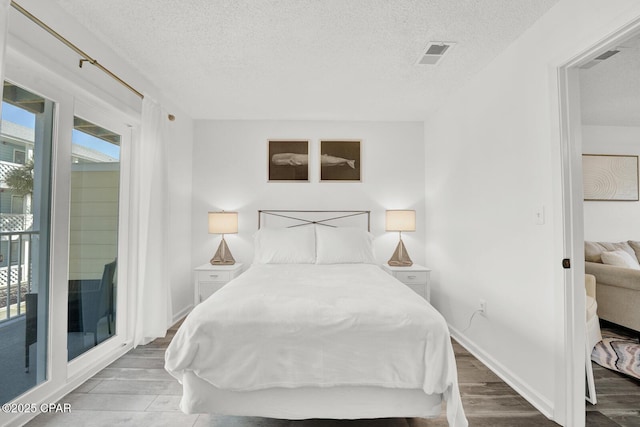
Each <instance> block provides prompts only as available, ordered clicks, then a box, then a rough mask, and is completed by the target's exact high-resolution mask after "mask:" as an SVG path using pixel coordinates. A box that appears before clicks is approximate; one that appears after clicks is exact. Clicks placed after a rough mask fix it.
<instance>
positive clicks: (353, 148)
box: [320, 140, 362, 181]
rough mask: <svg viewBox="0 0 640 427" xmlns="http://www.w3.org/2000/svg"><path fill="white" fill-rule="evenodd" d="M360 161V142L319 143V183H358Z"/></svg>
mask: <svg viewBox="0 0 640 427" xmlns="http://www.w3.org/2000/svg"><path fill="white" fill-rule="evenodd" d="M360 161H361V152H360V141H358V140H324V141H320V166H321V167H320V181H360V180H361V178H362V175H361V167H362V164H361V163H360Z"/></svg>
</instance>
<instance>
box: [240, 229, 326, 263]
mask: <svg viewBox="0 0 640 427" xmlns="http://www.w3.org/2000/svg"><path fill="white" fill-rule="evenodd" d="M254 243H255V252H254V258H253V262H254V263H257V264H313V263H315V262H316V241H315V230H314V229H313V227H308V226H306V227H305V226H303V227H294V228H261V229H260V230H258V231H257V232H256V234H255V235H254Z"/></svg>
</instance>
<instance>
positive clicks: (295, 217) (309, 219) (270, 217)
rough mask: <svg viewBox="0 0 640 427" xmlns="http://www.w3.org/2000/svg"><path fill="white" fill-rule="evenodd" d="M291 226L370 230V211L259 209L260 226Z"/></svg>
mask: <svg viewBox="0 0 640 427" xmlns="http://www.w3.org/2000/svg"><path fill="white" fill-rule="evenodd" d="M267 224H268V226H269V227H284V228H293V227H301V226H305V225H312V224H318V225H324V226H326V227H365V226H366V227H367V231H371V211H303V210H293V211H287V210H259V211H258V229H259V228H260V227H265V226H267Z"/></svg>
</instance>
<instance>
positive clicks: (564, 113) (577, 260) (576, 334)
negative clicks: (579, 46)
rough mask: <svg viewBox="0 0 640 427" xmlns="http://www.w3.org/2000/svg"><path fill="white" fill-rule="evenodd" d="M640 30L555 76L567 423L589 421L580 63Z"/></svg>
mask: <svg viewBox="0 0 640 427" xmlns="http://www.w3.org/2000/svg"><path fill="white" fill-rule="evenodd" d="M628 16H633V15H628ZM639 31H640V17H638V15H636V17H635V19H634V20H633V21H631V22H629V21H628V20H627V21H626V23H625V24H624V25H622V26H621V27H618V28H617V29H616V30H614V31H612V32H609V33H607V34H605V35H604V36H603V37H602V38H600V39H599V40H597V41H595V43H592V44H591V45H590V46H588V47H587V48H585V49H583V50H582V51H580V52H579V53H577V54H575V55H574V56H573V57H570V58H569V59H568V60H566V61H565V62H563V63H560V64H559V65H558V66H557V74H556V76H555V78H556V79H557V83H558V101H559V106H558V108H559V127H560V129H559V131H560V132H559V133H560V161H561V162H560V163H561V166H560V175H561V192H562V195H561V197H562V219H561V224H562V227H563V228H562V229H563V246H564V254H563V257H564V258H569V259H570V260H571V264H572V265H571V269H568V270H565V271H564V275H563V276H564V288H563V291H562V294H563V297H564V298H563V305H564V307H563V309H564V330H562V331H560V330H559V331H558V332H557V333H558V337H559V340H561V341H559V342H563V343H564V353H563V356H564V357H563V359H562V360H558V363H557V369H558V371H559V373H561V374H562V375H563V377H564V379H565V381H564V382H560V381H558V386H557V388H556V392H557V393H558V394H559V395H563V396H564V397H565V402H564V403H565V406H564V407H563V408H556V413H557V414H559V412H560V411H561V410H562V411H563V412H564V416H565V417H566V418H564V419H563V420H562V421H563V424H564V425H567V426H571V425H583V424H584V422H585V403H584V402H585V371H584V369H585V363H586V354H585V351H584V348H585V331H586V319H585V316H584V307H585V298H584V201H583V199H584V197H583V187H582V135H581V119H580V87H579V74H578V73H579V71H578V67H579V66H580V65H582V64H584V63H587V62H588V61H590V59H591V58H593V57H594V56H597V55H598V54H600V53H601V52H603V51H606V50H608V49H609V48H611V47H613V46H615V45H617V44H619V43H620V42H621V41H623V40H626V39H628V38H630V37H632V36H633V35H637V33H638V32H639Z"/></svg>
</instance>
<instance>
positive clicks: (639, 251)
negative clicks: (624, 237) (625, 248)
mask: <svg viewBox="0 0 640 427" xmlns="http://www.w3.org/2000/svg"><path fill="white" fill-rule="evenodd" d="M627 243H628V244H629V246H631V249H633V251H634V252H635V253H636V258H637V259H638V260H640V242H636V241H634V240H629V241H628V242H627Z"/></svg>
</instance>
